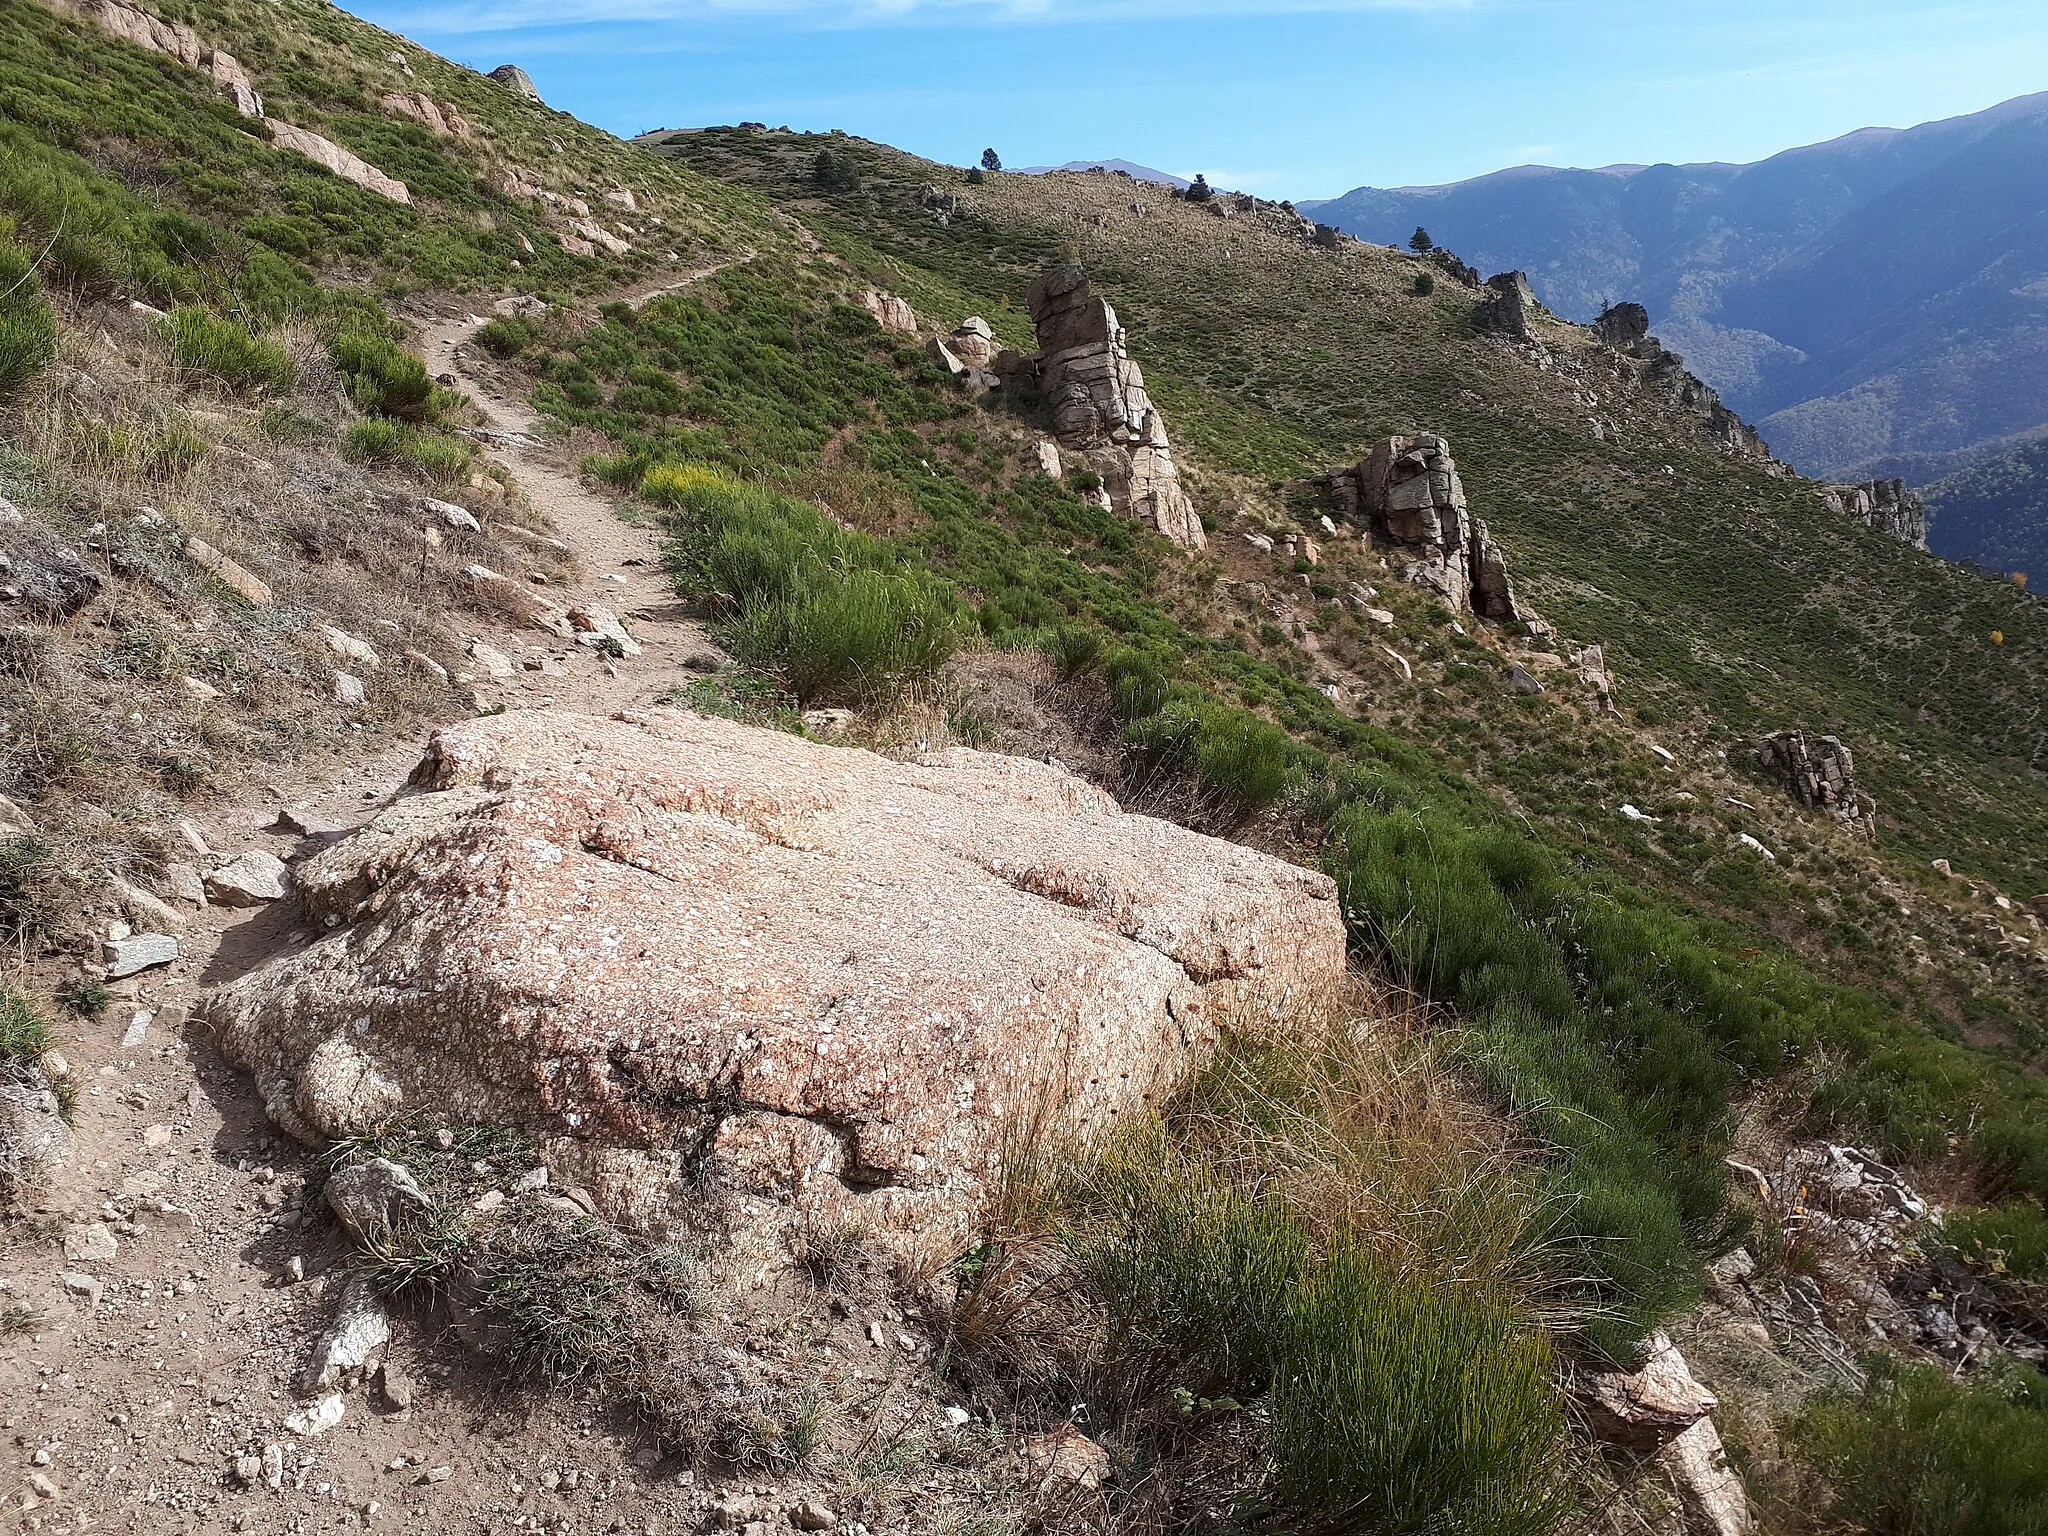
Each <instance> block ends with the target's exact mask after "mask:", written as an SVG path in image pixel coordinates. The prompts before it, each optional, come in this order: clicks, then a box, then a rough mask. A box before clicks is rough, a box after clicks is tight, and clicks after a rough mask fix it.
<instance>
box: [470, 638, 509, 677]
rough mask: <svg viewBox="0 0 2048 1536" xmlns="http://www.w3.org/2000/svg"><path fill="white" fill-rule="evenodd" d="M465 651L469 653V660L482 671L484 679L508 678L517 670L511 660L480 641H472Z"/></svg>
mask: <svg viewBox="0 0 2048 1536" xmlns="http://www.w3.org/2000/svg"><path fill="white" fill-rule="evenodd" d="M466 649H467V651H468V652H469V659H470V660H471V661H474V662H475V663H476V664H477V665H478V666H480V667H482V668H483V669H484V675H485V676H486V677H499V678H503V677H510V676H511V675H512V674H513V673H514V672H517V671H518V670H519V668H518V667H517V666H515V665H514V664H513V661H512V658H511V657H510V656H507V655H506V654H505V653H504V652H503V651H501V650H499V649H498V648H497V647H496V646H495V645H488V644H486V643H485V642H483V641H482V640H472V641H470V642H469V645H468V646H467V647H466Z"/></svg>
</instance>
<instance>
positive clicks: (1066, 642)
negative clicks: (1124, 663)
mask: <svg viewBox="0 0 2048 1536" xmlns="http://www.w3.org/2000/svg"><path fill="white" fill-rule="evenodd" d="M1043 649H1044V651H1045V654H1046V655H1047V657H1049V658H1050V659H1051V661H1052V668H1053V671H1054V673H1055V674H1056V675H1057V676H1058V677H1059V679H1060V681H1061V682H1070V681H1072V680H1073V679H1074V678H1077V677H1079V676H1080V675H1081V674H1082V673H1084V672H1087V671H1090V670H1092V669H1093V668H1094V667H1095V666H1096V664H1097V663H1099V662H1100V661H1101V660H1102V631H1101V630H1099V629H1097V628H1096V627H1095V626H1094V625H1092V624H1062V625H1060V626H1059V627H1058V628H1057V629H1055V630H1053V631H1052V633H1051V634H1049V635H1047V636H1046V637H1045V641H1044V644H1043Z"/></svg>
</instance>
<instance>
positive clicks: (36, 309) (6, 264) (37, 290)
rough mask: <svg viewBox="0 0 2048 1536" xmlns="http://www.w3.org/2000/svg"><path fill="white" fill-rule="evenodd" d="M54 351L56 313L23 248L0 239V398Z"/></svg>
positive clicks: (19, 383)
mask: <svg viewBox="0 0 2048 1536" xmlns="http://www.w3.org/2000/svg"><path fill="white" fill-rule="evenodd" d="M56 355H57V317H56V315H55V313H54V312H53V311H52V310H51V308H50V301H49V299H48V298H47V297H45V295H44V293H43V283H42V278H41V276H40V275H39V274H38V273H37V272H36V270H35V264H34V262H33V261H32V260H31V259H30V257H29V255H28V253H27V252H25V251H23V250H21V249H19V248H18V247H16V246H14V245H11V244H9V243H7V242H6V241H4V240H0V400H4V399H5V398H6V397H7V396H8V395H11V394H12V393H14V391H15V390H17V389H19V388H20V387H21V386H22V385H23V384H25V383H27V382H28V380H29V379H30V378H32V377H33V376H34V375H35V374H36V373H37V372H38V371H39V370H40V369H41V368H42V367H43V366H44V365H45V364H46V363H48V362H49V361H50V359H51V358H53V357H55V356H56Z"/></svg>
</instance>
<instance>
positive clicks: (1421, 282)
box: [1410, 272, 1436, 299]
mask: <svg viewBox="0 0 2048 1536" xmlns="http://www.w3.org/2000/svg"><path fill="white" fill-rule="evenodd" d="M1410 289H1411V291H1412V292H1413V293H1414V294H1415V295H1416V297H1418V298H1424V299H1426V298H1428V297H1429V296H1430V295H1431V294H1432V293H1435V292H1436V278H1435V277H1433V276H1431V275H1430V274H1429V273H1427V272H1418V273H1416V274H1415V281H1414V282H1413V283H1412V284H1410Z"/></svg>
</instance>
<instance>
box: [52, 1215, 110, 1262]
mask: <svg viewBox="0 0 2048 1536" xmlns="http://www.w3.org/2000/svg"><path fill="white" fill-rule="evenodd" d="M120 1251H121V1245H120V1244H119V1243H118V1242H116V1241H115V1240H114V1234H113V1232H112V1231H111V1230H110V1229H109V1228H108V1226H107V1224H106V1223H105V1222H104V1221H88V1222H73V1223H72V1224H71V1225H70V1226H68V1227H66V1228H65V1229H64V1257H65V1258H67V1259H69V1260H71V1262H72V1263H74V1264H111V1263H113V1261H114V1256H115V1255H116V1254H118V1253H119V1252H120Z"/></svg>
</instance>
